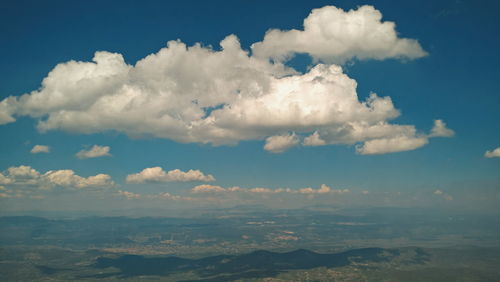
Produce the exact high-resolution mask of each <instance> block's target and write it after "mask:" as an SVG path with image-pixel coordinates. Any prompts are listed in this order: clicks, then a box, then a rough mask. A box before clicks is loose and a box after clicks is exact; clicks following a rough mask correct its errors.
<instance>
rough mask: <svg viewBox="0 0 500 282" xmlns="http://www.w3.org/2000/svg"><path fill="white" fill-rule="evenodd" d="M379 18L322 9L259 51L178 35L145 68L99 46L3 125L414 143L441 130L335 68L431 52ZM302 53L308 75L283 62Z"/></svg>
mask: <svg viewBox="0 0 500 282" xmlns="http://www.w3.org/2000/svg"><path fill="white" fill-rule="evenodd" d="M381 17H382V15H381V13H380V12H379V11H377V10H376V9H375V8H373V7H371V6H362V7H360V8H358V9H357V10H351V11H343V10H341V9H338V8H335V7H332V6H326V7H323V8H321V9H315V10H313V11H312V13H311V14H310V15H309V17H307V18H306V20H305V22H304V30H303V31H297V30H291V31H276V30H271V31H269V32H268V33H267V34H266V36H265V38H264V41H262V42H257V43H255V44H253V45H252V54H250V52H248V51H245V50H244V49H242V48H241V46H240V43H239V40H238V38H237V37H236V36H235V35H229V36H227V37H226V38H225V39H224V40H222V41H221V42H220V46H221V49H220V50H214V49H212V48H211V47H203V46H201V45H200V44H195V45H193V46H189V47H188V46H186V45H185V44H184V43H182V42H181V41H179V40H177V41H169V42H168V44H167V46H166V47H165V48H162V49H161V50H160V51H158V52H157V53H155V54H151V55H149V56H147V57H145V58H144V59H142V60H139V61H138V62H137V63H136V64H135V65H129V64H127V63H125V61H124V59H123V56H122V55H121V54H116V53H109V52H96V53H95V56H94V58H93V60H92V62H77V61H69V62H66V63H61V64H58V65H57V66H56V67H55V68H54V69H53V70H52V71H51V72H50V73H49V74H48V76H47V77H46V78H45V79H44V80H43V82H42V86H41V88H40V89H38V90H35V91H33V92H31V93H27V94H24V95H22V96H20V97H16V96H10V97H8V98H6V99H4V100H3V101H1V102H0V124H5V123H9V122H14V121H15V118H16V117H19V116H30V117H33V118H36V119H38V120H39V121H38V124H37V128H38V129H39V130H40V131H42V132H43V131H48V130H64V131H68V132H78V133H96V132H103V131H109V130H114V131H118V132H123V133H126V134H128V135H130V136H135V137H140V136H153V137H158V138H167V139H171V140H174V141H177V142H182V143H192V142H197V143H210V144H213V145H226V144H237V143H238V142H239V141H242V140H264V139H266V140H267V142H266V145H265V149H266V150H268V151H271V152H283V151H284V150H286V149H289V148H291V147H293V146H296V145H300V144H303V145H306V146H319V145H328V144H349V145H353V144H357V148H358V152H359V153H361V154H380V153H387V152H397V151H405V150H413V149H416V148H418V147H420V146H423V145H425V144H426V143H427V142H428V141H427V139H428V138H429V137H435V136H438V135H439V134H438V135H435V134H434V135H433V134H423V133H418V132H417V130H416V129H415V127H414V126H412V125H397V124H391V123H390V120H392V119H394V118H396V117H398V116H399V111H398V110H397V109H396V108H395V107H394V105H393V103H392V100H391V98H390V97H380V96H378V95H377V94H375V93H372V94H371V95H370V97H369V98H368V99H366V100H365V101H360V100H359V99H358V95H357V92H356V86H357V83H356V81H355V80H353V79H351V78H349V77H348V76H347V75H346V74H345V73H343V70H342V68H341V67H340V66H339V65H335V64H331V63H332V62H338V63H342V62H345V61H346V60H348V59H351V58H358V59H386V58H405V59H415V58H419V57H422V56H424V55H425V54H426V53H425V51H424V50H423V49H422V48H421V46H420V45H419V43H418V42H417V41H416V40H413V39H406V38H399V37H398V36H397V33H396V31H395V25H394V23H391V22H382V21H381ZM313 39H314V40H313ZM282 45H283V46H282ZM277 50H279V51H277ZM294 53H307V54H309V55H310V56H312V57H313V58H315V59H316V61H317V62H318V64H317V65H316V66H314V67H313V68H311V69H310V70H309V71H307V72H306V73H299V72H297V71H296V70H294V69H292V68H290V67H287V66H286V64H285V62H284V61H282V59H283V58H286V57H289V56H291V55H293V54H294ZM279 58H281V59H279ZM270 59H274V60H270ZM319 62H322V63H319ZM325 63H326V64H325ZM443 125H444V123H443ZM445 129H446V128H445ZM439 136H443V134H441V135H439ZM400 141H401V142H400Z"/></svg>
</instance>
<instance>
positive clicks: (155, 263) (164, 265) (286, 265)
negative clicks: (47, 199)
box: [94, 248, 398, 281]
mask: <svg viewBox="0 0 500 282" xmlns="http://www.w3.org/2000/svg"><path fill="white" fill-rule="evenodd" d="M397 255H398V252H397V251H394V250H386V249H382V248H363V249H355V250H349V251H345V252H341V253H333V254H320V253H316V252H313V251H309V250H305V249H298V250H295V251H291V252H286V253H278V252H271V251H265V250H258V251H254V252H251V253H248V254H242V255H219V256H212V257H206V258H201V259H186V258H180V257H175V256H170V257H144V256H139V255H124V256H120V257H118V258H108V257H100V258H97V260H96V263H95V264H94V267H95V268H101V269H102V268H108V267H114V268H118V269H119V270H120V271H119V272H118V273H110V274H109V276H121V277H131V276H141V275H169V274H172V273H175V272H182V271H195V272H196V273H198V274H199V275H200V276H202V277H217V279H216V280H217V281H224V280H234V279H239V278H245V277H247V278H248V277H252V278H256V277H266V276H274V275H277V274H278V273H280V272H283V271H288V270H293V269H310V268H316V267H342V266H347V265H350V264H351V263H363V262H385V261H389V260H391V259H392V257H394V256H397ZM219 276H220V277H219ZM101 278H102V277H101ZM214 279H215V278H214Z"/></svg>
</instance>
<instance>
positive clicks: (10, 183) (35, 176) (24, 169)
mask: <svg viewBox="0 0 500 282" xmlns="http://www.w3.org/2000/svg"><path fill="white" fill-rule="evenodd" d="M0 184H2V185H5V186H6V187H7V188H9V189H8V191H9V192H12V193H16V195H18V196H19V197H23V196H26V195H28V194H29V195H30V197H31V196H37V195H33V193H36V192H40V191H47V190H51V189H53V188H56V187H61V188H64V189H70V190H71V189H77V190H78V189H84V188H87V189H88V188H111V187H114V186H115V183H114V181H113V180H112V179H111V176H109V175H107V174H102V173H101V174H97V175H93V176H88V177H82V176H79V175H77V174H75V172H74V171H73V170H70V169H62V170H49V171H47V172H45V173H40V172H39V171H37V170H35V169H34V168H32V167H30V166H25V165H21V166H14V167H9V168H8V169H7V170H6V171H4V172H0Z"/></svg>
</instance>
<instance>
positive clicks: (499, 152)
mask: <svg viewBox="0 0 500 282" xmlns="http://www.w3.org/2000/svg"><path fill="white" fill-rule="evenodd" d="M484 156H485V157H487V158H499V157H500V147H498V148H496V149H495V150H492V151H486V152H485V153H484Z"/></svg>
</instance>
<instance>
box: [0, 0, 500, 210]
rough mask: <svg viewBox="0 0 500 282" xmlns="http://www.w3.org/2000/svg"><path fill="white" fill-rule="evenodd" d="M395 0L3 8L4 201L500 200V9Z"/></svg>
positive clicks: (61, 206) (116, 205) (0, 167)
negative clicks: (499, 16) (498, 85)
mask: <svg viewBox="0 0 500 282" xmlns="http://www.w3.org/2000/svg"><path fill="white" fill-rule="evenodd" d="M399 2H401V3H399ZM399 2H398V3H396V2H394V1H181V2H180V3H171V2H170V1H168V2H167V1H47V2H44V3H42V2H40V1H2V4H1V9H0V21H1V24H0V35H1V36H0V60H1V62H2V64H0V136H1V138H0V172H1V174H0V213H9V212H23V211H32V210H62V211H64V210H100V211H110V210H120V209H122V210H126V209H132V208H134V209H135V208H143V209H147V208H172V209H182V208H197V207H205V206H211V207H221V206H228V207H229V206H238V205H245V204H251V205H265V206H268V207H276V208H296V207H304V206H314V205H324V206H331V207H351V206H356V207H365V206H404V207H409V206H411V207H413V206H416V207H429V206H432V207H450V208H456V209H464V208H465V209H471V210H485V211H495V212H498V207H497V205H496V203H497V201H498V199H499V198H500V190H499V189H500V177H499V175H500V173H499V172H500V125H499V122H498V121H499V120H500V111H498V108H499V106H500V93H499V90H498V87H497V76H498V70H497V66H498V65H499V63H500V58H499V56H498V55H497V50H499V47H500V39H499V38H498V36H496V33H497V31H498V28H499V27H500V20H499V19H498V17H497V16H496V13H495V11H497V10H498V8H500V4H498V3H497V2H496V1H479V2H477V1H455V0H450V1H447V0H446V1H427V0H426V1H399Z"/></svg>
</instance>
